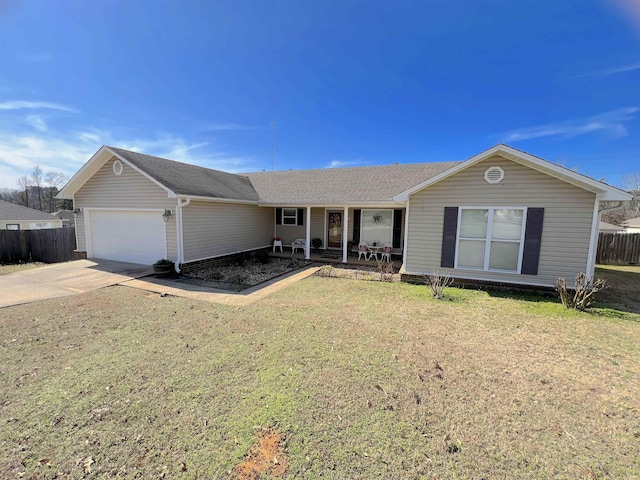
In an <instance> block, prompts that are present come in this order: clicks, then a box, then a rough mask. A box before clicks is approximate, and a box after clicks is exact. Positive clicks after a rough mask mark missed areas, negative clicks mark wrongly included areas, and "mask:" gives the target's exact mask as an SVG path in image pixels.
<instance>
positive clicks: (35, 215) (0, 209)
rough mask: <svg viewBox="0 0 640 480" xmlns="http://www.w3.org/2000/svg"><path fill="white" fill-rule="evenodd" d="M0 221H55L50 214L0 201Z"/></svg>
mask: <svg viewBox="0 0 640 480" xmlns="http://www.w3.org/2000/svg"><path fill="white" fill-rule="evenodd" d="M0 220H2V221H6V220H11V221H19V220H34V221H48V222H51V221H53V220H55V219H54V218H52V217H51V214H50V213H46V212H41V211H40V210H36V209H34V208H28V207H23V206H22V205H17V204H15V203H11V202H5V201H4V200H0Z"/></svg>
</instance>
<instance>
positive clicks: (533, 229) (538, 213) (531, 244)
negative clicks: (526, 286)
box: [520, 208, 544, 275]
mask: <svg viewBox="0 0 640 480" xmlns="http://www.w3.org/2000/svg"><path fill="white" fill-rule="evenodd" d="M543 220H544V208H529V209H528V210H527V226H526V227H525V233H524V251H523V252H522V269H521V271H520V273H522V274H525V275H537V274H538V262H539V261H540V243H541V240H542V223H543Z"/></svg>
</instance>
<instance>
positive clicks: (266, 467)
mask: <svg viewBox="0 0 640 480" xmlns="http://www.w3.org/2000/svg"><path fill="white" fill-rule="evenodd" d="M283 443H284V436H283V435H282V433H280V432H279V431H278V430H277V429H275V428H273V427H271V428H265V429H260V430H258V440H257V441H256V442H255V443H254V444H253V445H251V448H249V451H248V452H247V455H246V456H245V457H244V459H243V460H242V462H241V463H240V464H238V465H237V466H236V467H235V468H234V469H233V472H232V473H231V478H233V479H234V480H257V479H259V478H261V476H262V474H264V473H268V474H269V476H270V478H282V476H283V475H284V474H285V473H286V472H287V468H288V463H289V462H288V458H287V454H286V453H285V452H284V450H283Z"/></svg>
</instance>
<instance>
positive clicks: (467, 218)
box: [455, 207, 527, 274]
mask: <svg viewBox="0 0 640 480" xmlns="http://www.w3.org/2000/svg"><path fill="white" fill-rule="evenodd" d="M526 223H527V209H526V207H460V214H459V215H458V235H457V239H456V261H455V268H463V269H468V270H484V271H491V272H506V273H518V274H519V273H520V269H521V267H522V252H523V250H524V233H525V226H526Z"/></svg>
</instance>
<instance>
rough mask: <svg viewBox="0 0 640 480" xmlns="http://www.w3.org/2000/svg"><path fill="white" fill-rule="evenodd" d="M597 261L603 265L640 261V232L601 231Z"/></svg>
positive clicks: (630, 263) (628, 263) (629, 263)
mask: <svg viewBox="0 0 640 480" xmlns="http://www.w3.org/2000/svg"><path fill="white" fill-rule="evenodd" d="M596 263H599V264H601V265H635V264H638V263H640V233H600V235H599V236H598V251H597V253H596Z"/></svg>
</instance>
